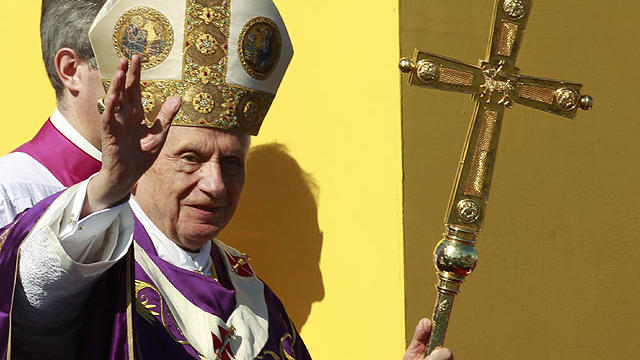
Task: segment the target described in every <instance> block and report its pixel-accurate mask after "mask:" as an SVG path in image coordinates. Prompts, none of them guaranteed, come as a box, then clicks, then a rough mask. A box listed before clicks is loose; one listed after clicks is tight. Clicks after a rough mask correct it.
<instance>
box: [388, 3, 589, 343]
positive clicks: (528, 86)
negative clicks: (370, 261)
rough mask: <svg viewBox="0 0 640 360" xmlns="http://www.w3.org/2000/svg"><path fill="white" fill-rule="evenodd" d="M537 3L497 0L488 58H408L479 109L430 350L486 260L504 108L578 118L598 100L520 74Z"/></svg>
mask: <svg viewBox="0 0 640 360" xmlns="http://www.w3.org/2000/svg"><path fill="white" fill-rule="evenodd" d="M532 3H533V0H496V2H495V7H494V16H493V28H492V33H491V38H490V40H491V43H490V45H489V47H488V51H487V60H486V61H481V62H480V66H474V65H468V64H465V63H462V62H460V61H457V60H453V59H450V58H447V57H444V56H441V55H437V54H433V53H427V52H424V51H420V50H417V49H416V51H415V53H414V56H413V59H409V58H403V59H401V60H400V70H401V71H402V72H403V73H407V74H409V84H411V85H414V86H420V87H425V88H432V89H439V90H447V91H455V92H461V93H467V94H472V95H473V98H474V99H475V100H476V108H475V111H474V115H473V118H472V121H471V124H470V126H469V132H468V134H467V139H466V143H465V146H464V150H463V154H462V160H463V161H461V163H460V166H459V168H458V173H457V176H456V182H455V186H454V189H453V192H452V194H451V200H450V202H449V207H448V211H447V215H446V224H445V229H446V230H445V233H444V237H443V239H442V240H441V241H440V242H439V243H438V245H436V248H435V250H434V253H433V261H434V265H435V267H436V271H437V274H438V279H439V280H438V285H437V286H436V287H437V289H438V298H437V300H436V305H435V308H434V313H433V321H434V327H433V332H432V335H431V339H430V340H429V344H428V346H427V354H429V353H431V352H432V351H433V349H434V348H436V347H437V346H440V345H442V344H443V343H444V338H445V335H446V330H447V326H448V323H449V317H450V315H451V309H452V307H453V299H454V296H455V295H456V294H458V292H459V291H460V285H461V284H462V282H463V281H464V280H465V277H466V276H467V275H468V274H470V273H471V272H472V271H473V269H474V268H475V266H476V263H477V261H478V254H477V253H476V249H475V242H476V236H477V234H478V233H479V232H480V230H481V227H482V222H483V219H484V214H485V213H486V207H487V202H488V197H489V189H490V186H491V177H492V173H493V166H494V163H495V157H496V152H497V148H498V140H499V137H500V128H501V125H502V118H503V116H504V109H505V108H510V107H511V106H512V104H513V103H517V104H521V105H525V106H528V107H532V108H535V109H539V110H543V111H546V112H550V113H553V114H556V115H560V116H563V117H566V118H570V119H574V118H575V116H576V113H577V109H578V108H580V109H583V110H589V109H591V107H592V106H593V98H592V97H591V96H589V95H582V94H581V93H580V91H581V88H582V85H580V84H577V83H572V82H568V81H559V80H548V79H542V78H535V77H529V76H522V75H520V69H518V68H517V67H516V66H515V62H516V57H517V54H518V50H519V48H520V43H521V42H522V39H523V35H524V30H525V28H526V25H527V20H528V18H529V14H530V12H531V6H532Z"/></svg>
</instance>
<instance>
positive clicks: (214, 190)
mask: <svg viewBox="0 0 640 360" xmlns="http://www.w3.org/2000/svg"><path fill="white" fill-rule="evenodd" d="M198 188H199V189H200V190H201V191H203V192H205V193H206V194H208V195H209V196H211V197H213V198H219V197H221V196H223V195H224V193H225V192H226V185H225V183H224V177H223V176H222V169H221V167H220V164H219V163H217V162H208V163H206V164H204V165H203V166H202V167H201V168H200V180H199V181H198Z"/></svg>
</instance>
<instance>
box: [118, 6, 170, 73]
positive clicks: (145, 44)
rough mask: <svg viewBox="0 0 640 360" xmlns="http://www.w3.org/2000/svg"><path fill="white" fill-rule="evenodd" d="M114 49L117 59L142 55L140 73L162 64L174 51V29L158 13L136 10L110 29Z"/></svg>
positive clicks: (132, 10)
mask: <svg viewBox="0 0 640 360" xmlns="http://www.w3.org/2000/svg"><path fill="white" fill-rule="evenodd" d="M113 47H114V48H115V50H116V53H117V54H118V55H119V56H120V57H126V58H128V59H131V57H133V54H140V55H142V69H143V70H147V69H151V68H154V67H156V66H158V65H159V64H160V63H162V62H163V61H165V60H166V59H167V57H168V56H169V53H171V49H172V48H173V28H172V27H171V23H170V22H169V19H167V17H166V16H164V15H163V14H162V13H161V12H159V11H158V10H155V9H152V8H149V7H146V6H139V7H134V8H131V9H129V10H127V11H126V12H125V13H124V14H122V16H121V17H120V18H119V19H118V21H116V24H115V26H114V28H113Z"/></svg>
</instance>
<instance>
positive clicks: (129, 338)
mask: <svg viewBox="0 0 640 360" xmlns="http://www.w3.org/2000/svg"><path fill="white" fill-rule="evenodd" d="M132 252H133V247H130V248H129V251H128V252H127V259H126V260H125V261H126V262H127V268H126V271H127V283H126V286H127V287H126V289H127V345H128V346H127V355H128V357H129V359H130V360H135V358H136V356H135V350H134V349H135V348H134V347H133V314H132V308H131V261H132V258H133V257H132V255H131V254H132Z"/></svg>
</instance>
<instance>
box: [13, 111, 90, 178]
mask: <svg viewBox="0 0 640 360" xmlns="http://www.w3.org/2000/svg"><path fill="white" fill-rule="evenodd" d="M14 152H22V153H26V154H27V155H29V156H31V157H32V158H34V159H35V160H36V161H38V162H39V163H41V164H42V165H43V166H44V167H46V168H47V170H49V171H50V172H51V174H53V176H55V177H56V179H58V181H60V183H61V184H62V185H64V186H71V185H73V184H76V183H78V182H80V181H82V180H85V179H87V178H88V177H89V176H91V175H92V174H94V173H96V172H98V171H99V170H100V167H101V163H100V159H101V155H100V152H99V151H98V150H97V149H96V148H95V147H94V146H93V145H91V144H90V143H89V141H88V140H87V139H85V138H84V137H82V135H80V133H79V132H78V131H77V130H76V129H74V128H73V126H72V125H71V124H70V123H69V122H68V121H67V120H66V119H65V117H64V116H63V115H62V114H61V113H60V111H58V110H57V109H56V111H55V112H54V113H53V115H51V118H49V120H47V122H45V124H44V125H43V126H42V128H41V129H40V131H38V133H37V134H36V136H35V137H34V138H33V139H31V141H29V142H27V143H25V144H24V145H22V146H20V147H19V148H17V149H15V150H14Z"/></svg>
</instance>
